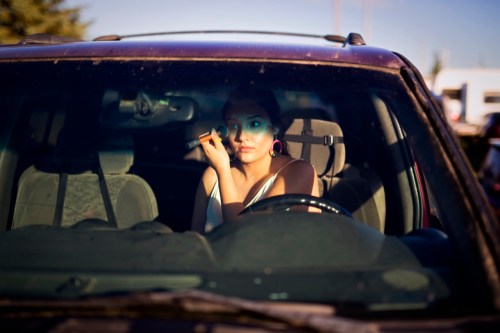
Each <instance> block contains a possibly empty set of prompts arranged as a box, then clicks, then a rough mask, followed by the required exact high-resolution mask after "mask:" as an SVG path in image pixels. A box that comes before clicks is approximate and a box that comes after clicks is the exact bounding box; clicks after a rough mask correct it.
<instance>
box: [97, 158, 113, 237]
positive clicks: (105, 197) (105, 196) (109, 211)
mask: <svg viewBox="0 0 500 333" xmlns="http://www.w3.org/2000/svg"><path fill="white" fill-rule="evenodd" d="M97 171H98V176H99V187H100V188H101V194H102V201H103V202H104V209H105V210H106V216H107V217H108V222H109V223H111V225H113V227H115V228H117V227H118V224H117V223H116V217H115V213H114V212H113V204H112V203H111V197H110V196H109V191H108V186H107V184H106V179H105V178H104V173H103V172H102V168H101V164H100V163H99V166H98V170H97Z"/></svg>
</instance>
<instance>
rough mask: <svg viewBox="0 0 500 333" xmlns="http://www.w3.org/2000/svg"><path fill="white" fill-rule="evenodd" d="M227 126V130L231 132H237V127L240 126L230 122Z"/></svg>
mask: <svg viewBox="0 0 500 333" xmlns="http://www.w3.org/2000/svg"><path fill="white" fill-rule="evenodd" d="M227 127H228V129H229V132H231V133H236V132H238V129H239V128H240V127H239V126H238V125H236V124H230V125H228V126H227Z"/></svg>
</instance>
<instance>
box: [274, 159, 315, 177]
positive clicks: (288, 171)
mask: <svg viewBox="0 0 500 333" xmlns="http://www.w3.org/2000/svg"><path fill="white" fill-rule="evenodd" d="M308 171H309V172H310V171H314V167H313V165H312V164H311V163H309V162H308V161H306V160H303V159H299V158H292V157H289V158H288V159H286V160H284V161H283V164H282V166H281V167H280V170H279V171H278V172H279V173H281V174H283V175H295V176H296V175H298V174H303V172H308Z"/></svg>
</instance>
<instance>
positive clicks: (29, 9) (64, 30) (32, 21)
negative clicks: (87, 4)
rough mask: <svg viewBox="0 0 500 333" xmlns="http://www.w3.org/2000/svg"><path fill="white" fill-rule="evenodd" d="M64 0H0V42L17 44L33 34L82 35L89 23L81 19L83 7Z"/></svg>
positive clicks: (76, 36) (81, 36) (75, 36)
mask: <svg viewBox="0 0 500 333" xmlns="http://www.w3.org/2000/svg"><path fill="white" fill-rule="evenodd" d="M63 3H64V0H0V43H5V44H8V43H17V42H19V41H20V40H21V39H22V38H23V37H25V36H27V35H30V34H35V33H48V34H53V35H58V36H64V37H73V38H80V39H81V38H83V36H84V35H85V31H86V29H87V27H88V26H89V24H90V23H84V22H80V12H81V10H82V7H74V8H63Z"/></svg>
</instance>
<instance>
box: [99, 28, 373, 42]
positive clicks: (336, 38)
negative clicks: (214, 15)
mask: <svg viewBox="0 0 500 333" xmlns="http://www.w3.org/2000/svg"><path fill="white" fill-rule="evenodd" d="M228 33H229V34H257V35H278V36H291V37H307V38H321V39H325V40H327V41H330V42H336V43H342V44H343V45H366V43H365V41H364V39H363V37H362V36H361V35H360V34H359V33H355V32H351V33H349V35H348V36H347V37H344V36H340V35H314V34H302V33H291V32H275V31H260V30H186V31H165V32H153V33H142V34H132V35H105V36H100V37H97V38H95V39H94V41H118V40H122V39H126V38H135V37H149V36H166V35H182V34H228Z"/></svg>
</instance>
